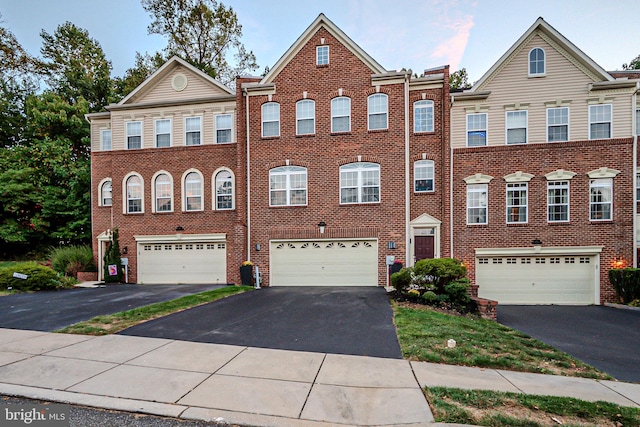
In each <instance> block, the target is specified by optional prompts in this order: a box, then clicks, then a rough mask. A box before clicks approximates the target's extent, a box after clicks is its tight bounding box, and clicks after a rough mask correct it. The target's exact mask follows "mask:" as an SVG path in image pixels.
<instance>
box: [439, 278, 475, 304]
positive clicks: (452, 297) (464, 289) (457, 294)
mask: <svg viewBox="0 0 640 427" xmlns="http://www.w3.org/2000/svg"><path fill="white" fill-rule="evenodd" d="M469 285H470V282H469V279H466V278H464V279H458V280H456V281H455V282H451V283H449V284H447V285H445V287H444V291H445V294H446V295H448V296H449V301H451V302H452V303H453V304H456V305H466V304H468V303H469V301H471V298H469V293H468V289H469Z"/></svg>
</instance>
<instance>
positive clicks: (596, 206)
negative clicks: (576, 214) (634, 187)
mask: <svg viewBox="0 0 640 427" xmlns="http://www.w3.org/2000/svg"><path fill="white" fill-rule="evenodd" d="M589 192H590V197H589V218H590V219H591V220H592V221H610V220H612V219H613V180H612V179H611V178H603V179H592V180H590V181H589Z"/></svg>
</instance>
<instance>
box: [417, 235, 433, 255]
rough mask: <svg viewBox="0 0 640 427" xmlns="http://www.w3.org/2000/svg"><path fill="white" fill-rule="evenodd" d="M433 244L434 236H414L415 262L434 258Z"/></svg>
mask: <svg viewBox="0 0 640 427" xmlns="http://www.w3.org/2000/svg"><path fill="white" fill-rule="evenodd" d="M434 242H435V239H434V236H415V248H414V249H415V251H414V253H415V257H416V261H420V260H421V259H427V258H434V257H435V250H434Z"/></svg>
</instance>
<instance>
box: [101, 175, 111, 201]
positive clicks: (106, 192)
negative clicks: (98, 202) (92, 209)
mask: <svg viewBox="0 0 640 427" xmlns="http://www.w3.org/2000/svg"><path fill="white" fill-rule="evenodd" d="M111 203H112V185H111V181H107V182H105V183H104V184H103V185H102V206H111Z"/></svg>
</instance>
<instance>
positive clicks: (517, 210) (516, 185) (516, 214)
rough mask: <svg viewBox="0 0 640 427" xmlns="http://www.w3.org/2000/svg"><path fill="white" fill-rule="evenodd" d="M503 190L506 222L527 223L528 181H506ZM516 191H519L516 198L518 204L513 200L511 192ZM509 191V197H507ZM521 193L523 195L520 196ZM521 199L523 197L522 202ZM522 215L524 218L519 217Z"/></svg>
mask: <svg viewBox="0 0 640 427" xmlns="http://www.w3.org/2000/svg"><path fill="white" fill-rule="evenodd" d="M505 192H506V207H507V210H506V216H507V218H506V219H507V224H527V223H528V222H529V183H528V182H523V181H518V182H507V187H506V189H505ZM516 192H517V193H520V196H521V197H519V198H517V201H518V204H516V200H514V199H516V198H515V197H514V196H513V193H516ZM510 193H511V198H510V197H509V196H510ZM522 193H524V197H522ZM522 199H524V204H523V200H522ZM522 211H524V212H522ZM522 213H524V215H522ZM522 217H524V218H523V219H521V218H522ZM514 218H516V220H514Z"/></svg>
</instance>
